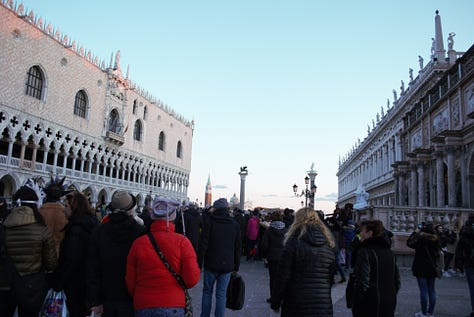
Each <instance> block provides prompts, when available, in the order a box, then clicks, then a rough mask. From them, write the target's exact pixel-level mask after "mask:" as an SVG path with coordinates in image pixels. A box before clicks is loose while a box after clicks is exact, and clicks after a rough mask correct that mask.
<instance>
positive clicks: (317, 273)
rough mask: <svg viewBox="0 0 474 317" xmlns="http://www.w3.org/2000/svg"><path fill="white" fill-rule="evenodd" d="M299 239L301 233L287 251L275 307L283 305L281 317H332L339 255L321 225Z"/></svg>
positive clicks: (273, 295) (285, 250)
mask: <svg viewBox="0 0 474 317" xmlns="http://www.w3.org/2000/svg"><path fill="white" fill-rule="evenodd" d="M298 236H299V232H298V231H297V232H295V234H294V235H293V236H292V237H291V238H290V239H289V240H288V241H287V243H286V245H285V247H284V249H283V253H282V255H281V257H280V262H279V265H278V278H277V281H276V285H275V289H274V293H273V294H272V299H271V307H272V309H279V308H280V305H281V317H293V316H295V317H296V316H297V317H306V316H308V317H309V316H318V317H326V316H328V317H329V316H330V317H332V316H333V307H332V299H331V281H332V279H333V277H334V269H335V252H334V250H333V249H332V248H331V247H330V246H329V243H328V241H327V239H326V237H325V236H324V234H323V233H322V231H321V229H320V228H319V227H318V226H310V227H308V228H307V230H306V232H305V233H304V234H303V236H302V237H301V238H298Z"/></svg>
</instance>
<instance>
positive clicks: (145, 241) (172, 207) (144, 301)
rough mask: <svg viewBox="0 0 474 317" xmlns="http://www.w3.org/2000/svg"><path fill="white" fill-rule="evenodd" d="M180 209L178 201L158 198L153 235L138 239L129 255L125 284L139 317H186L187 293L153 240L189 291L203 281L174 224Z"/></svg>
mask: <svg viewBox="0 0 474 317" xmlns="http://www.w3.org/2000/svg"><path fill="white" fill-rule="evenodd" d="M178 206H179V202H177V201H176V200H174V199H168V198H163V197H158V196H156V197H155V199H154V200H153V203H152V206H151V211H150V216H151V219H152V220H153V222H152V223H151V226H150V232H149V233H148V235H143V236H141V237H139V238H137V239H136V240H135V241H134V242H133V244H132V247H131V248H130V252H129V253H128V257H127V269H126V275H125V281H126V284H127V288H128V292H129V294H130V295H131V296H132V297H133V306H134V309H135V316H136V317H144V316H171V314H172V313H173V312H174V314H177V315H176V316H184V307H185V293H184V290H183V288H182V287H181V286H180V285H179V284H178V282H177V281H176V279H175V277H174V276H173V275H172V274H171V273H170V271H169V270H168V268H167V267H166V266H165V264H164V263H163V261H162V259H161V258H160V256H159V255H158V254H157V252H156V251H155V248H154V247H153V244H152V242H151V241H152V239H153V240H154V241H156V245H157V246H158V248H159V249H160V250H161V252H162V253H163V255H164V257H165V259H166V260H167V262H168V263H169V265H170V266H171V268H172V269H173V270H174V271H175V272H176V273H177V274H178V275H179V276H181V278H182V280H183V281H184V284H185V286H186V288H192V287H193V286H194V285H196V284H197V282H198V281H199V277H200V271H199V267H198V266H197V261H196V253H195V252H194V249H193V246H192V244H191V242H190V241H189V239H188V238H186V237H185V236H184V235H182V234H179V233H176V232H175V226H174V223H173V222H174V220H175V219H176V209H177V208H178ZM176 310H178V312H176Z"/></svg>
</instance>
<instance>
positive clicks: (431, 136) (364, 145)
mask: <svg viewBox="0 0 474 317" xmlns="http://www.w3.org/2000/svg"><path fill="white" fill-rule="evenodd" d="M454 35H455V34H454V33H449V34H447V38H446V39H447V50H446V49H445V46H444V40H443V33H442V27H441V17H440V15H439V14H438V12H436V15H435V32H434V37H433V43H432V47H431V56H430V59H429V60H428V61H427V63H426V65H424V64H425V63H424V61H423V58H422V57H421V56H419V57H418V59H419V64H420V65H419V70H418V71H417V72H415V73H416V74H414V71H413V70H412V69H410V70H409V77H410V78H409V81H408V84H407V86H406V87H405V85H404V82H403V81H402V82H401V87H400V90H397V91H396V90H394V91H393V95H394V98H393V102H392V105H391V106H390V102H389V101H388V102H387V108H386V109H384V108H383V107H382V110H381V112H380V113H379V114H377V117H376V120H374V124H373V126H372V127H371V126H369V127H368V135H367V137H366V138H365V139H364V140H363V141H358V142H356V144H355V145H354V147H353V148H352V149H351V150H350V151H349V153H348V154H347V155H346V156H344V157H343V158H341V159H340V162H339V170H338V173H337V176H338V187H339V188H338V189H339V193H338V204H339V205H340V206H344V205H345V204H346V203H354V202H355V201H356V191H357V189H358V187H362V188H363V189H364V190H365V191H366V192H367V193H368V207H367V208H366V209H365V210H361V211H360V213H362V214H365V215H367V216H369V217H376V218H379V219H381V220H382V221H383V222H384V224H385V225H386V226H387V227H388V228H389V229H391V230H393V231H395V232H401V233H403V232H407V233H409V232H411V231H412V230H413V229H414V227H415V225H416V223H417V222H423V221H427V222H434V223H441V224H443V225H446V226H453V225H455V224H458V222H459V220H462V219H463V218H465V217H466V215H467V213H468V212H471V211H474V159H473V158H474V46H472V47H471V48H469V50H468V51H467V52H458V51H456V50H455V49H454ZM398 92H399V94H398ZM356 214H357V213H356Z"/></svg>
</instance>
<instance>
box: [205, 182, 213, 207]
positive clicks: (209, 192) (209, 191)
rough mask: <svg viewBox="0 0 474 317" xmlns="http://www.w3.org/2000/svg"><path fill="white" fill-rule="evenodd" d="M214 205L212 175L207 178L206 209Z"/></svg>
mask: <svg viewBox="0 0 474 317" xmlns="http://www.w3.org/2000/svg"><path fill="white" fill-rule="evenodd" d="M211 205H212V186H211V175H210V174H209V176H208V177H207V184H206V192H205V194H204V207H208V206H211Z"/></svg>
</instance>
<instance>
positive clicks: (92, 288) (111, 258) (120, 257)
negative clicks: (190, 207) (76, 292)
mask: <svg viewBox="0 0 474 317" xmlns="http://www.w3.org/2000/svg"><path fill="white" fill-rule="evenodd" d="M109 219H110V220H109V221H108V222H107V223H105V224H103V225H101V226H99V227H97V228H96V229H94V231H93V232H92V235H91V238H90V244H89V250H88V252H89V255H88V261H87V298H88V303H89V305H90V306H91V307H92V306H97V305H100V304H103V305H105V309H107V305H109V304H111V305H113V304H117V303H121V304H126V303H129V304H130V306H131V307H133V301H132V298H131V296H130V295H129V293H128V290H127V286H126V285H125V271H126V266H127V255H128V251H129V250H130V247H131V246H132V243H133V241H135V239H136V238H138V237H139V236H141V235H142V234H144V233H145V230H146V229H145V227H144V226H141V225H139V224H138V223H137V222H136V221H135V219H134V218H133V217H132V216H130V215H128V214H126V213H122V212H120V213H112V214H110V215H109Z"/></svg>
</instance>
